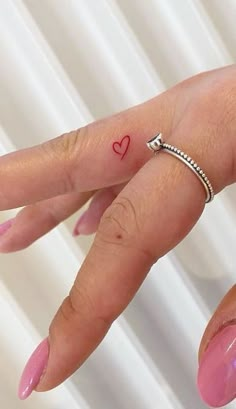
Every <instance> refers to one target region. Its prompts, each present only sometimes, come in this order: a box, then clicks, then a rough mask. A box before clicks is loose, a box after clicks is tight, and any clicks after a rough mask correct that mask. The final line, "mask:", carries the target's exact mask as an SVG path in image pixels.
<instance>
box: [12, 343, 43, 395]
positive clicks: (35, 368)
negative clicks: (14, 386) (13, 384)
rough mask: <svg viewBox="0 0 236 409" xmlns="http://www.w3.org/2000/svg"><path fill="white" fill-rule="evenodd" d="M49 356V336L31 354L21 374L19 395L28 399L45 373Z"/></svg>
mask: <svg viewBox="0 0 236 409" xmlns="http://www.w3.org/2000/svg"><path fill="white" fill-rule="evenodd" d="M48 356H49V343H48V338H46V339H45V340H44V341H42V342H41V343H40V344H39V346H38V347H37V348H36V350H35V351H34V352H33V354H32V355H31V357H30V359H29V361H28V362H27V364H26V367H25V369H24V371H23V374H22V376H21V380H20V384H19V390H18V397H19V398H20V399H22V400H23V399H26V398H28V396H30V395H31V393H32V391H33V390H34V389H35V388H36V386H37V385H38V383H39V381H40V378H41V376H42V375H43V373H44V371H45V369H46V367H47V363H48Z"/></svg>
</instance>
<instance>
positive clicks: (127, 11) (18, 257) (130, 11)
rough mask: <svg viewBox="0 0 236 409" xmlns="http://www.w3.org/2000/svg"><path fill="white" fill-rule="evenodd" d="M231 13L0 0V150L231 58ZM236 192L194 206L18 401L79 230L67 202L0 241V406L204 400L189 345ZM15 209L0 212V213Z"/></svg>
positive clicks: (192, 4) (233, 260)
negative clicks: (97, 340) (114, 303)
mask: <svg viewBox="0 0 236 409" xmlns="http://www.w3.org/2000/svg"><path fill="white" fill-rule="evenodd" d="M235 21H236V1H235V0H225V1H222V0H202V1H200V0H184V1H182V0H165V1H163V0H117V1H115V0H107V1H105V0H24V1H23V0H22V1H21V0H0V56H1V65H0V153H1V154H5V153H7V152H10V151H12V150H15V149H20V148H24V147H28V146H32V145H35V144H38V143H41V142H43V141H46V140H47V139H51V138H53V137H55V136H57V135H60V134H62V133H63V132H65V131H68V130H71V129H75V128H78V127H80V126H82V125H84V124H86V123H88V122H91V121H93V120H95V119H97V118H101V117H104V116H107V115H109V114H112V113H114V112H117V111H120V110H122V109H125V108H128V107H130V106H132V105H134V104H138V103H140V102H142V101H144V100H146V99H148V98H151V97H153V96H155V95H156V94H158V93H160V92H161V91H163V90H165V89H166V88H168V87H170V86H171V85H173V84H175V83H177V82H179V81H181V80H183V79H184V78H187V77H189V76H191V75H194V74H196V73H198V72H200V71H203V70H208V69H212V68H215V67H220V66H223V65H227V64H230V63H233V61H234V60H235V57H236V51H235V50H236V32H235ZM91 166H92V164H91ZM12 188H14V186H13V187H12ZM235 199H236V191H235V187H234V186H231V187H229V188H228V189H227V190H225V191H224V192H222V193H220V194H219V195H218V196H217V197H216V198H215V200H214V202H213V203H211V204H210V205H207V206H206V208H205V211H204V214H203V216H202V217H201V219H200V221H199V222H198V224H197V225H196V227H195V228H194V229H193V230H192V232H191V233H190V234H189V235H188V237H187V238H186V239H185V240H184V241H183V242H182V243H181V244H179V245H178V246H177V247H176V248H175V249H174V250H173V251H172V252H170V253H169V254H168V255H167V256H165V257H163V258H162V259H161V260H160V261H159V262H158V263H157V264H156V265H155V266H154V267H153V268H152V270H151V272H150V273H149V275H148V277H147V279H146V281H145V282H144V284H143V285H142V287H141V289H140V290H139V291H138V294H137V295H136V297H135V298H134V300H133V302H132V303H131V304H130V305H129V307H128V308H127V309H126V311H125V312H124V314H123V315H122V316H120V317H119V319H118V320H117V321H116V323H115V324H114V325H113V326H112V328H111V330H110V331H109V333H108V335H107V336H106V338H105V339H104V341H103V342H102V344H101V345H100V346H99V347H98V349H97V350H96V351H95V352H94V353H93V355H92V356H91V357H90V358H89V359H88V360H87V362H86V363H85V364H84V365H83V366H82V367H81V368H80V369H79V370H78V371H77V373H76V374H74V375H73V376H72V377H71V378H70V379H69V380H67V381H66V382H65V383H64V384H63V385H61V386H59V387H58V388H56V389H55V390H53V391H50V392H48V393H46V394H36V393H35V394H33V395H32V396H31V397H30V398H29V399H28V400H27V401H24V402H21V401H19V400H18V398H17V396H16V392H17V387H18V381H19V377H20V375H21V371H22V369H23V367H24V364H25V362H26V360H27V359H28V357H29V355H30V354H31V352H32V351H33V349H34V348H35V347H36V346H37V344H38V343H39V342H40V341H41V339H42V338H44V337H45V336H46V335H47V330H48V326H49V324H50V322H51V319H52V318H53V316H54V314H55V312H56V310H57V308H58V307H59V305H60V303H61V301H62V300H63V298H64V297H65V296H66V295H67V293H68V291H69V289H70V287H71V285H72V283H73V281H74V278H75V275H76V273H77V271H78V268H79V266H80V265H81V262H82V260H83V258H84V256H85V254H86V252H87V251H88V249H89V246H90V244H91V238H90V239H85V238H83V237H79V238H78V239H76V240H74V238H72V236H71V230H72V226H73V224H74V222H75V220H76V218H77V216H78V215H77V216H76V217H75V216H73V217H71V218H70V219H69V220H67V221H66V222H65V223H63V224H62V225H61V226H59V227H58V228H57V229H55V230H54V231H52V232H51V233H49V234H47V235H46V236H45V237H43V238H42V239H40V240H38V241H37V242H36V243H35V244H33V245H32V246H31V247H30V248H28V249H26V250H24V251H22V252H18V253H15V254H8V255H0V269H1V270H0V271H1V276H0V278H1V281H0V317H1V337H0V353H1V365H0V407H1V408H7V409H13V408H14V409H15V408H21V407H22V408H23V407H24V408H34V409H38V408H44V409H67V408H70V409H78V408H80V409H108V408H109V409H110V408H112V409H121V408H122V409H157V408H161V409H174V408H175V409H183V408H188V409H189V408H191V409H195V408H196V409H203V408H204V407H205V406H204V404H203V403H202V402H201V401H200V398H199V396H198V393H197V390H196V386H195V377H196V371H197V349H198V344H199V341H200V337H201V335H202V332H203V330H204V327H205V325H206V323H207V320H208V319H209V317H210V314H211V312H212V311H213V309H214V308H215V306H216V305H217V303H218V302H219V300H220V298H221V297H222V296H223V295H224V293H225V292H226V291H227V289H228V288H229V287H230V286H231V285H232V284H233V283H234V281H235V279H234V277H235V270H236V252H235V242H236V228H235V226H236V223H235V221H236V210H235V206H234V203H235ZM15 213H16V210H11V211H6V212H1V218H0V221H1V222H2V221H4V220H6V219H7V218H8V217H11V216H12V215H14V214H15ZM157 245H158V243H157ZM52 289H53V291H52ZM229 406H230V407H236V405H235V404H232V405H229Z"/></svg>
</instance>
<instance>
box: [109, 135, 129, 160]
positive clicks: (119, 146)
mask: <svg viewBox="0 0 236 409" xmlns="http://www.w3.org/2000/svg"><path fill="white" fill-rule="evenodd" d="M129 144H130V136H129V135H125V136H124V137H123V138H122V139H121V141H120V142H114V143H113V145H112V148H113V151H114V152H115V153H118V155H122V156H121V159H123V157H124V156H125V154H126V152H127V150H128V147H129Z"/></svg>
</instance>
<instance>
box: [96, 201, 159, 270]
mask: <svg viewBox="0 0 236 409" xmlns="http://www.w3.org/2000/svg"><path fill="white" fill-rule="evenodd" d="M139 207H140V206H139ZM140 213H141V211H140V210H139V212H138V210H137V206H136V205H135V204H134V201H133V200H131V199H130V198H127V197H125V196H120V197H119V198H117V199H116V200H115V201H114V202H113V204H112V205H111V206H110V207H108V208H107V210H106V211H105V213H104V214H103V216H102V218H101V220H100V224H99V226H98V230H97V234H96V237H95V241H94V245H95V246H96V247H99V249H100V250H101V251H108V250H107V248H106V246H109V251H114V253H116V250H117V246H118V247H123V248H124V249H128V250H129V251H130V250H131V251H134V252H137V253H138V254H139V256H141V255H143V256H144V257H145V258H146V259H147V260H149V261H150V263H151V264H153V263H154V262H156V261H157V254H156V253H157V252H156V248H154V246H153V243H152V241H151V242H150V237H151V232H144V228H143V227H141V225H142V226H143V225H144V223H141V217H142V216H140ZM143 216H145V215H143ZM146 237H147V240H145V238H146Z"/></svg>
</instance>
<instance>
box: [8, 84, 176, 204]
mask: <svg viewBox="0 0 236 409" xmlns="http://www.w3.org/2000/svg"><path fill="white" fill-rule="evenodd" d="M174 99H175V93H174V92H173V91H172V92H171V93H170V92H164V93H163V94H161V95H160V96H158V97H155V98H153V99H152V100H149V101H148V102H145V103H143V104H141V105H138V106H136V107H133V108H130V109H128V110H126V111H123V112H120V113H118V114H116V115H113V116H111V117H109V118H105V119H102V120H99V121H96V122H94V123H91V124H89V125H87V126H85V127H82V128H80V129H78V130H75V131H72V132H69V133H66V134H63V135H61V136H59V137H57V138H55V139H52V140H50V141H47V142H45V143H42V144H40V145H38V146H34V147H31V148H28V149H23V150H20V151H17V152H13V153H9V154H7V155H4V156H2V157H1V158H0V185H1V189H0V210H5V209H10V208H16V207H19V206H24V205H27V204H30V203H35V202H37V201H40V200H42V199H48V198H50V197H53V196H58V195H61V194H65V193H69V192H72V191H89V190H96V189H99V188H103V187H106V186H110V185H115V184H118V183H121V182H125V181H127V180H128V179H129V178H131V177H132V175H133V174H134V173H136V172H137V170H138V169H139V168H140V167H141V166H142V165H143V164H144V163H145V161H147V160H148V159H149V158H150V156H151V154H150V151H149V152H148V151H146V150H143V149H142V146H143V143H144V142H145V140H146V139H148V135H152V134H155V133H157V129H162V130H163V131H164V132H167V133H168V132H169V129H170V126H171V121H170V118H171V116H172V112H171V110H172V109H173V107H174ZM134 140H135V143H134Z"/></svg>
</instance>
